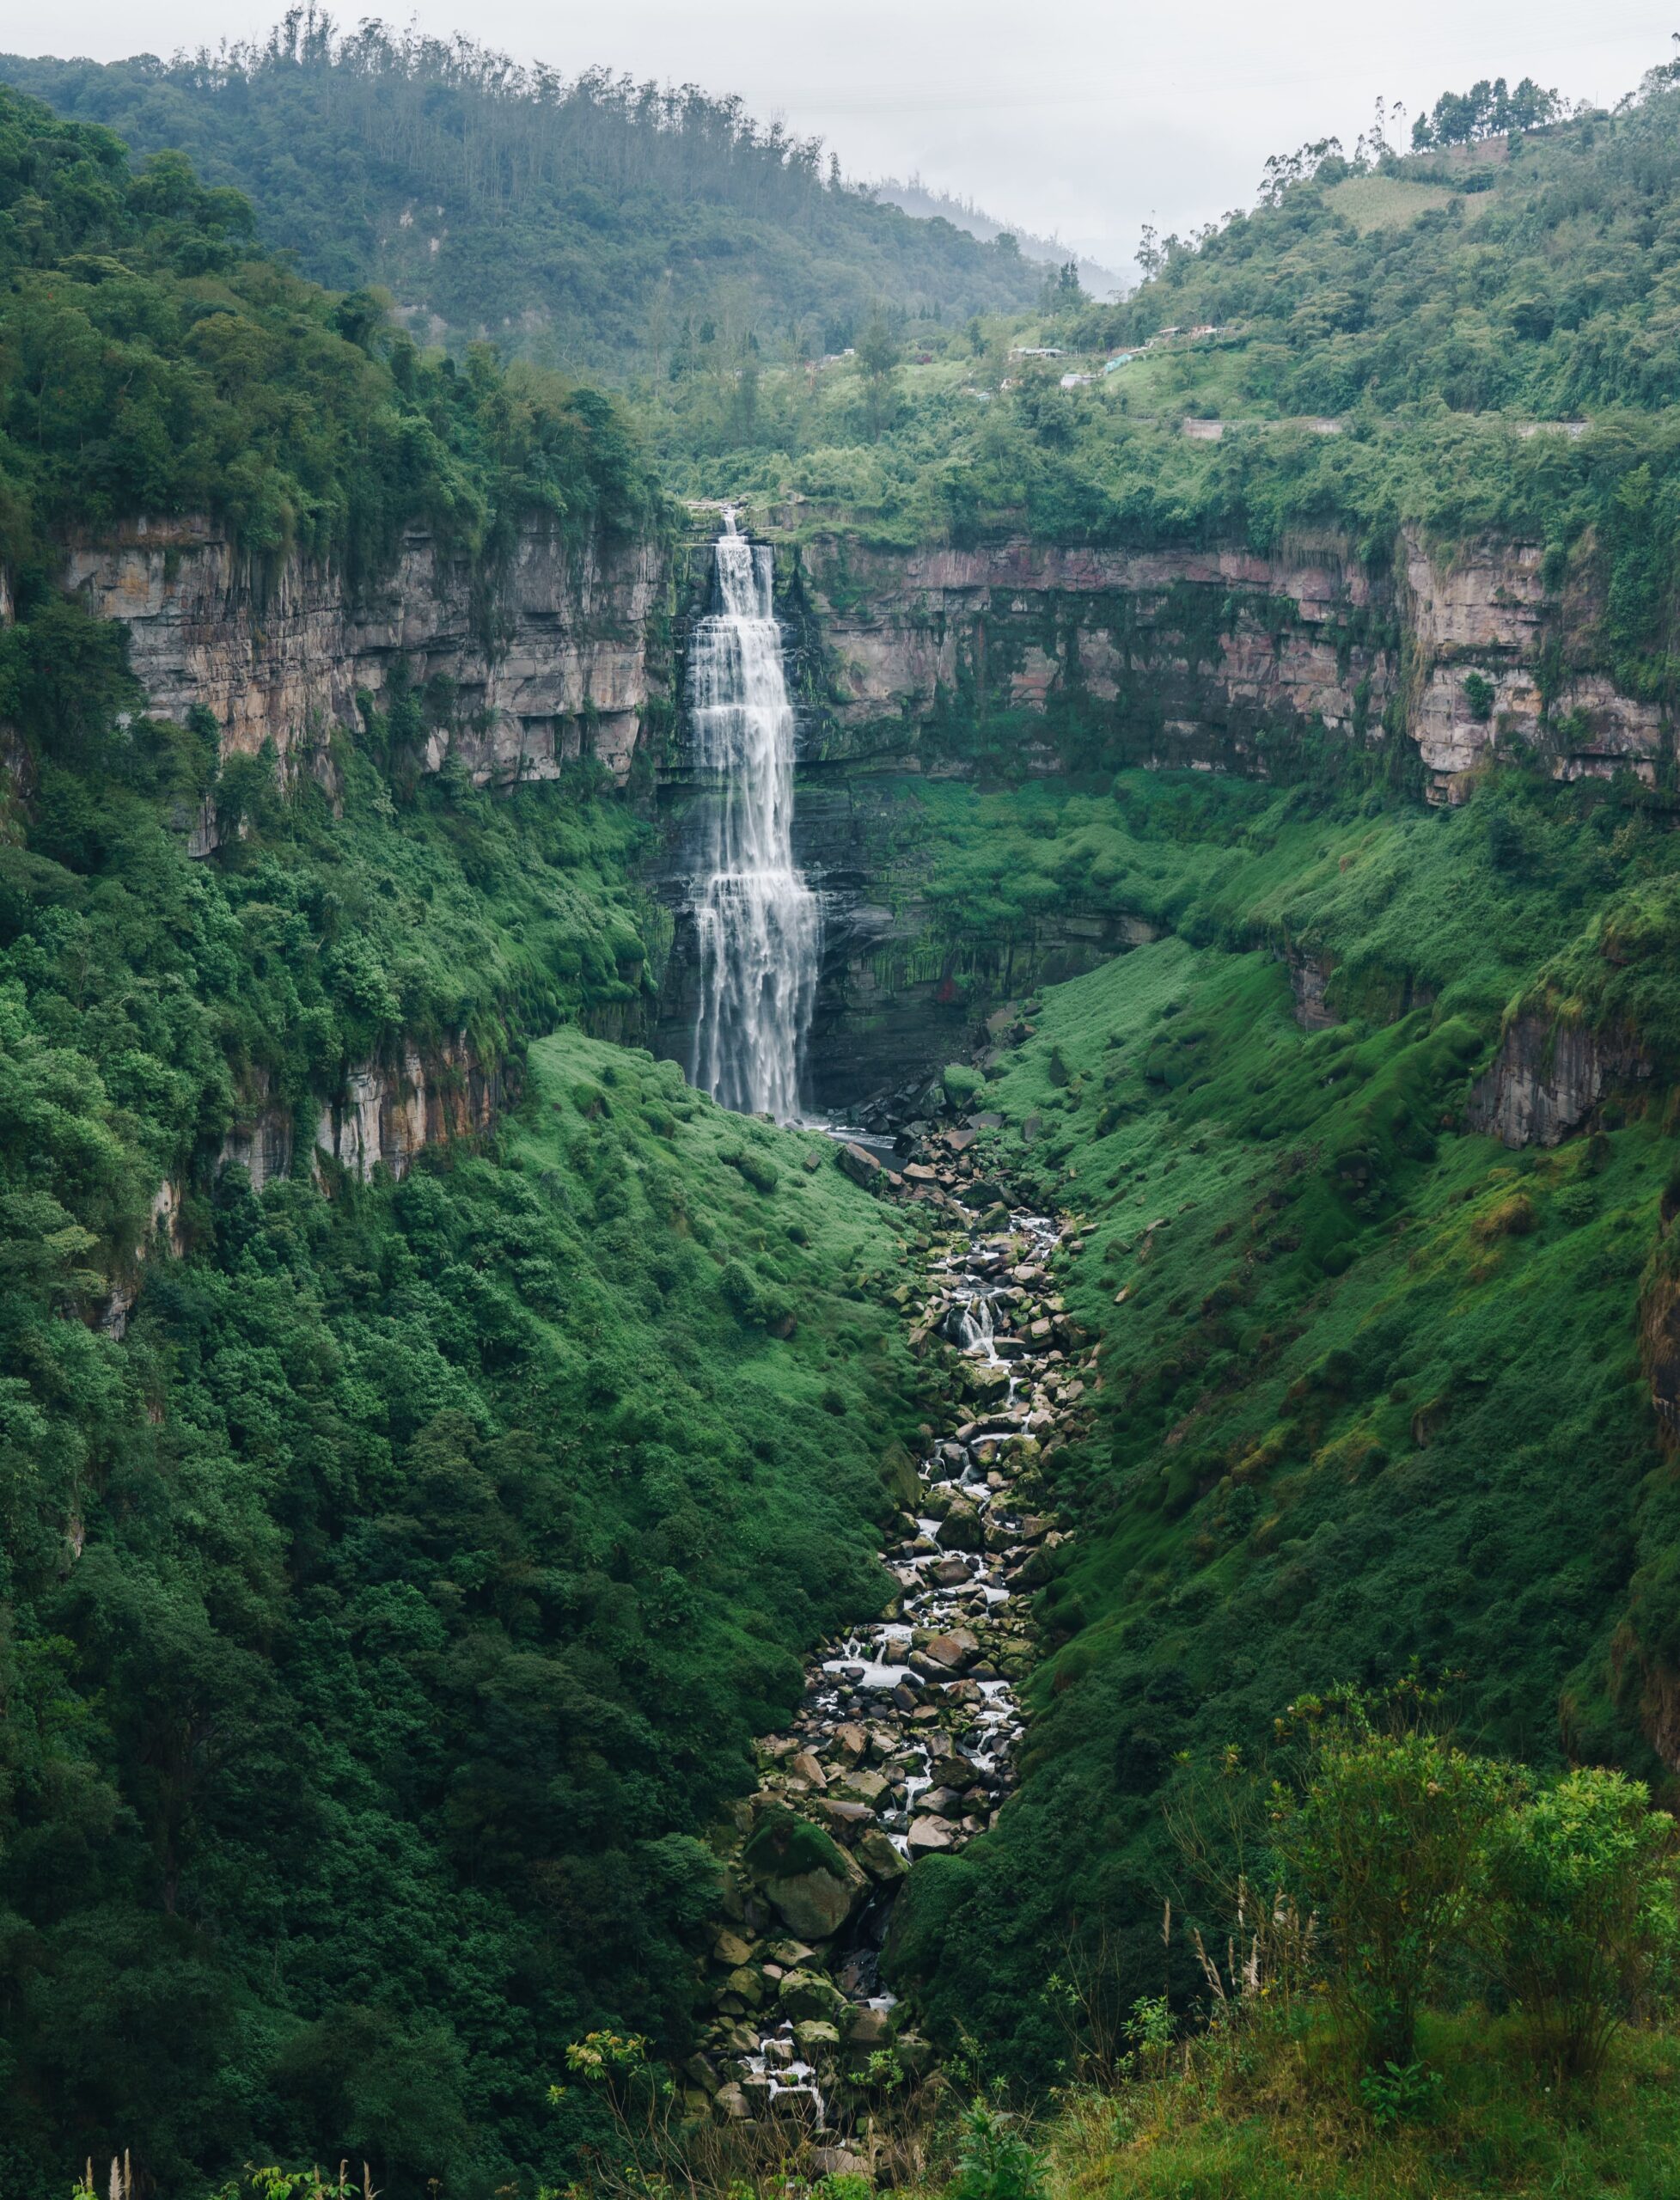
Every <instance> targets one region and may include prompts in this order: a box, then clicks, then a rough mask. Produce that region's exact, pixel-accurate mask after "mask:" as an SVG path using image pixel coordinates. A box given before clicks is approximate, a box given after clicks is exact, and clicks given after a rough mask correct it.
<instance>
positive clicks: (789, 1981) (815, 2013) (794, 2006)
mask: <svg viewBox="0 0 1680 2200" xmlns="http://www.w3.org/2000/svg"><path fill="white" fill-rule="evenodd" d="M776 2007H778V2009H779V2011H780V2012H781V2014H782V2015H783V2016H785V2017H788V2018H791V2020H793V2023H794V2025H795V2026H796V2028H797V2025H798V2023H799V2021H800V2020H801V2019H802V2018H805V2017H815V2018H816V2019H817V2020H819V2021H821V2022H822V2023H823V2024H834V2023H835V2022H836V2021H837V2020H838V2017H839V2014H840V2011H841V2010H842V2009H843V2008H844V2007H846V1996H845V1995H843V1994H842V1993H841V1992H840V1989H839V1987H837V1986H836V1985H835V1984H834V1983H833V1981H832V1980H830V1979H827V1978H825V1977H823V1976H822V1972H821V1971H789V1973H788V1975H787V1977H785V1979H783V1981H782V1983H781V1987H780V1989H779V1992H778V1994H777V1996H776Z"/></svg>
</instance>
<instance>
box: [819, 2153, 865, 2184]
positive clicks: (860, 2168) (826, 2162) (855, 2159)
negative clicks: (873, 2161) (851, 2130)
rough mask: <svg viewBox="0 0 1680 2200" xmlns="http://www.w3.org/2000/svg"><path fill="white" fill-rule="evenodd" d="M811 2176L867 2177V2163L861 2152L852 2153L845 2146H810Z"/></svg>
mask: <svg viewBox="0 0 1680 2200" xmlns="http://www.w3.org/2000/svg"><path fill="white" fill-rule="evenodd" d="M811 2175H812V2176H813V2177H865V2178H866V2177H867V2176H868V2175H869V2164H868V2163H867V2162H866V2161H865V2160H864V2157H863V2156H862V2155H861V2154H852V2153H851V2152H850V2151H849V2150H848V2149H847V2148H845V2147H813V2148H811Z"/></svg>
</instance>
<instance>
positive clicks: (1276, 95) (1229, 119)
mask: <svg viewBox="0 0 1680 2200" xmlns="http://www.w3.org/2000/svg"><path fill="white" fill-rule="evenodd" d="M281 5H282V0H63V4H61V5H59V6H58V7H57V8H55V9H51V10H43V11H42V12H41V13H40V15H34V16H32V17H31V19H30V27H31V28H32V29H34V37H30V36H29V34H28V32H27V30H26V27H25V18H24V15H23V12H22V10H21V9H17V10H15V11H14V10H11V9H9V10H8V11H7V13H8V15H9V18H10V21H9V24H5V25H3V27H0V40H3V43H4V45H5V46H11V47H12V48H13V49H14V50H17V49H18V48H20V47H21V48H24V49H25V50H35V51H40V50H43V47H44V48H45V50H49V51H52V52H58V53H67V52H68V53H86V54H91V55H93V56H95V58H99V59H101V60H110V59H113V58H116V57H118V56H119V55H124V54H129V53H136V52H155V53H163V54H167V53H169V52H173V51H174V48H175V47H176V46H182V45H188V46H196V45H198V44H199V43H201V42H203V43H208V44H210V45H212V46H214V45H215V44H217V42H218V41H219V40H222V39H224V38H241V37H249V36H253V35H256V34H260V33H261V32H262V31H264V30H265V29H266V27H268V25H269V24H270V23H271V22H272V21H273V20H274V18H275V17H276V16H277V15H278V14H279V13H280V12H281ZM338 12H339V15H340V16H341V18H342V19H344V20H345V21H351V22H353V21H355V20H356V19H357V17H358V16H360V15H363V14H377V13H386V14H388V16H389V18H390V19H391V20H392V21H395V22H398V23H401V22H403V21H408V20H410V15H411V11H410V6H409V0H392V4H390V5H389V6H388V7H387V8H383V9H382V8H381V7H380V5H379V4H378V0H349V4H345V5H344V6H342V7H341V8H340V9H339V10H338ZM412 21H415V22H416V23H417V24H418V26H419V27H421V28H422V29H425V30H427V31H431V32H438V33H444V34H448V33H451V32H455V31H457V30H464V31H467V32H468V33H469V34H471V35H472V36H473V37H474V38H476V39H478V40H481V41H483V42H485V43H486V44H489V45H492V46H500V47H502V48H504V49H505V50H506V51H507V52H510V53H513V54H515V55H516V56H517V57H519V58H522V59H527V60H528V59H541V60H544V61H547V62H550V63H552V64H553V65H554V66H556V67H557V68H559V69H561V70H565V72H566V73H568V74H571V73H574V72H575V71H577V70H579V69H583V68H586V67H589V66H590V65H592V64H597V63H600V64H607V65H608V66H609V67H612V68H614V69H621V70H628V71H629V72H630V73H631V74H632V75H634V76H638V77H640V76H654V77H658V78H661V79H669V80H672V81H675V82H679V83H682V82H692V83H698V84H700V85H702V86H704V87H705V88H706V89H707V90H709V91H713V92H727V91H735V92H739V93H741V94H742V95H743V96H744V97H745V99H746V100H747V101H748V104H749V105H750V106H751V107H752V108H753V109H754V111H755V112H757V113H759V114H761V115H762V116H769V115H771V114H773V113H778V114H780V115H782V116H783V117H785V119H786V121H787V123H788V124H789V125H790V126H791V128H793V129H796V130H797V131H800V132H801V133H802V134H809V133H814V132H815V133H820V134H821V135H822V137H823V138H826V139H827V140H828V143H829V144H831V145H832V146H834V148H835V149H836V150H838V152H839V154H840V161H841V163H842V165H843V167H844V168H845V169H846V173H847V174H849V175H852V176H854V177H879V176H883V175H889V174H895V175H905V174H908V173H909V172H910V171H911V170H913V169H916V170H919V171H920V173H921V174H922V176H923V178H924V180H926V181H927V182H929V183H931V184H932V185H934V186H938V187H940V188H942V189H944V190H947V191H950V192H953V193H956V194H957V195H958V196H960V197H971V198H973V199H976V200H977V201H978V202H979V203H980V204H981V205H982V206H984V207H986V208H987V210H989V211H991V212H993V213H994V214H997V215H999V216H1000V217H1004V218H1005V219H1007V220H1011V221H1013V222H1016V223H1019V224H1020V225H1021V226H1022V227H1023V228H1025V229H1033V230H1036V231H1039V232H1042V233H1047V234H1048V233H1054V234H1056V235H1060V237H1062V238H1063V239H1064V240H1065V241H1067V242H1068V243H1070V244H1074V245H1077V246H1078V247H1079V248H1080V249H1081V250H1083V251H1085V252H1089V253H1091V254H1094V255H1095V256H1096V257H1097V258H1099V259H1103V260H1107V261H1109V263H1110V264H1111V265H1119V264H1122V263H1124V262H1126V261H1128V260H1129V259H1130V256H1131V254H1132V252H1133V248H1135V246H1136V243H1137V238H1138V232H1139V227H1140V225H1141V224H1142V223H1145V222H1147V221H1153V222H1154V223H1156V225H1157V226H1158V228H1159V229H1162V230H1163V231H1165V230H1168V229H1185V228H1187V227H1188V226H1191V225H1193V224H1194V223H1198V222H1200V221H1202V220H1204V219H1206V218H1207V217H1209V216H1212V215H1215V214H1218V213H1219V212H1221V211H1223V210H1224V209H1225V208H1226V207H1228V206H1233V205H1246V204H1249V203H1250V202H1251V200H1252V199H1253V195H1254V186H1255V180H1256V178H1257V177H1258V175H1259V173H1260V170H1261V168H1262V164H1263V162H1265V159H1266V157H1267V156H1268V154H1270V153H1274V152H1278V151H1281V150H1292V149H1293V148H1294V147H1295V146H1297V145H1298V144H1301V143H1302V142H1303V141H1304V139H1307V138H1319V137H1323V136H1324V135H1326V134H1328V133H1335V135H1338V136H1340V137H1341V138H1342V139H1343V140H1344V142H1345V143H1346V144H1347V147H1348V149H1349V150H1352V146H1353V140H1354V138H1356V137H1357V136H1358V134H1359V131H1360V130H1361V129H1362V128H1363V127H1364V126H1365V124H1366V122H1367V121H1368V120H1369V119H1370V115H1371V107H1372V103H1373V101H1374V100H1375V99H1376V98H1377V96H1378V95H1379V94H1380V95H1383V96H1384V97H1385V98H1386V99H1388V100H1389V101H1395V100H1399V101H1403V102H1404V104H1405V106H1406V107H1407V108H1408V111H1409V112H1410V113H1416V112H1417V110H1418V109H1419V107H1426V106H1429V105H1432V104H1433V101H1434V100H1435V98H1436V97H1437V95H1439V93H1440V92H1442V91H1444V90H1446V89H1455V90H1456V89H1463V87H1464V86H1466V85H1468V84H1469V83H1472V82H1473V81H1474V80H1475V78H1476V77H1478V76H1508V77H1510V78H1512V80H1513V81H1514V80H1515V79H1516V78H1518V77H1520V76H1535V77H1537V78H1538V79H1539V80H1540V82H1541V83H1544V84H1549V85H1555V86H1557V88H1558V89H1560V90H1561V91H1564V92H1566V93H1567V94H1569V95H1572V96H1576V97H1585V98H1587V99H1590V100H1591V101H1594V102H1596V103H1600V104H1605V105H1608V104H1610V102H1611V101H1614V100H1616V98H1618V97H1619V96H1620V95H1621V94H1622V92H1624V91H1626V90H1627V89H1629V88H1630V87H1631V86H1632V85H1633V84H1634V83H1636V82H1637V80H1638V78H1639V76H1640V75H1641V73H1642V72H1643V70H1645V69H1646V67H1648V66H1649V65H1650V64H1652V63H1653V62H1655V61H1658V60H1661V59H1665V58H1667V57H1668V55H1669V54H1670V53H1671V52H1673V51H1674V50H1675V49H1674V48H1673V47H1672V46H1671V39H1670V34H1671V32H1672V30H1673V29H1674V28H1675V27H1677V24H1680V10H1675V9H1669V10H1659V9H1653V8H1651V7H1649V6H1639V5H1634V4H1632V0H1598V4H1596V5H1593V6H1585V7H1584V6H1582V5H1581V4H1579V0H1409V4H1408V5H1406V6H1403V7H1400V8H1370V7H1363V6H1359V5H1358V4H1353V5H1350V4H1348V0H1336V4H1335V5H1331V4H1329V0H1290V4H1289V5H1288V6H1281V5H1279V4H1278V0H1243V3H1242V4H1238V0H1201V4H1200V5H1195V4H1191V5H1188V6H1186V5H1183V4H1182V0H1181V4H1180V5H1179V6H1178V7H1176V8H1165V7H1162V6H1159V5H1152V6H1149V7H1144V6H1140V5H1139V4H1137V0H1106V4H1105V0H834V4H831V5H828V6H825V7H822V8H814V7H812V6H810V5H809V4H806V3H805V0H706V4H704V5H700V4H696V0H612V4H611V5H610V6H606V7H593V8H588V9H577V8H574V9H558V10H557V9H553V8H551V7H548V6H544V5H541V4H538V0H470V4H469V0H418V4H417V5H414V6H413V7H412ZM38 40H39V41H41V42H42V43H41V44H39V45H38V44H37V41H38ZM1408 126H1409V125H1408Z"/></svg>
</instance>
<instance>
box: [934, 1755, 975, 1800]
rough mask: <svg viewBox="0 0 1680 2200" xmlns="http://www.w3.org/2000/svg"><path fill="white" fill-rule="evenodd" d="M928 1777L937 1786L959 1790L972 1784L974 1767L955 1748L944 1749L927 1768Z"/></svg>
mask: <svg viewBox="0 0 1680 2200" xmlns="http://www.w3.org/2000/svg"><path fill="white" fill-rule="evenodd" d="M927 1772H928V1777H929V1779H930V1780H932V1782H933V1784H934V1786H935V1787H955V1788H956V1789H957V1790H958V1791H959V1792H961V1790H962V1789H963V1788H965V1787H968V1786H970V1785H971V1784H972V1782H973V1781H974V1766H973V1765H972V1764H971V1763H969V1761H968V1758H967V1757H959V1756H958V1755H957V1754H956V1751H954V1750H947V1751H942V1752H941V1753H940V1754H938V1756H936V1757H934V1758H933V1760H932V1763H930V1765H929V1766H928V1768H927Z"/></svg>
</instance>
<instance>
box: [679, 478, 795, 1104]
mask: <svg viewBox="0 0 1680 2200" xmlns="http://www.w3.org/2000/svg"><path fill="white" fill-rule="evenodd" d="M713 559H714V566H715V571H716V577H717V602H718V609H717V610H716V611H714V612H713V613H712V614H711V615H710V616H709V617H707V618H705V619H702V620H700V621H699V625H698V626H696V627H695V629H694V634H693V641H692V644H691V645H690V649H689V655H688V723H689V727H690V730H691V733H692V736H693V748H694V757H695V761H696V762H697V763H698V764H699V766H700V767H701V768H702V770H704V771H706V772H707V773H711V774H712V775H714V777H715V780H716V785H715V787H714V788H713V790H712V793H711V796H710V799H709V802H708V805H707V810H706V843H705V846H704V849H703V852H702V858H701V865H700V868H699V877H697V879H696V882H695V893H694V906H693V915H694V928H695V932H696V934H697V936H698V943H699V966H700V984H699V1017H698V1019H697V1021H696V1023H695V1026H694V1044H693V1059H692V1060H691V1063H690V1066H689V1081H690V1082H691V1083H692V1084H693V1085H698V1086H699V1088H700V1090H701V1091H705V1092H710V1093H711V1094H712V1097H714V1098H715V1099H718V1100H720V1101H721V1102H722V1103H723V1104H724V1107H726V1108H733V1109H736V1110H737V1112H739V1113H740V1114H742V1115H773V1116H774V1117H775V1119H776V1121H778V1122H788V1121H792V1120H794V1119H795V1118H796V1117H797V1115H798V1113H799V1081H800V1070H801V1066H802V1058H803V1050H804V1042H805V1033H806V1030H807V1029H808V1027H809V1023H810V1018H811V1008H812V1005H813V1002H814V1000H815V999H816V974H817V959H818V955H819V952H820V949H821V944H822V920H821V915H820V913H819V910H818V907H817V899H816V895H815V894H814V893H813V892H812V891H811V889H810V888H809V886H807V884H806V883H805V881H804V878H803V876H802V874H801V873H800V872H798V871H796V870H795V869H794V867H793V839H792V827H793V711H792V706H791V705H790V703H789V701H788V699H787V682H786V680H785V677H784V675H783V669H782V637H781V630H780V628H779V626H777V624H776V620H775V614H774V608H773V601H772V578H773V565H772V562H771V553H770V552H769V551H768V550H767V549H758V548H754V546H753V545H752V544H751V543H750V542H748V541H747V539H746V537H745V536H744V535H741V534H740V533H738V532H737V530H736V524H735V514H734V513H733V512H732V511H728V512H725V513H724V532H723V533H722V535H719V536H718V541H717V542H716V544H715V545H714V546H713Z"/></svg>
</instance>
